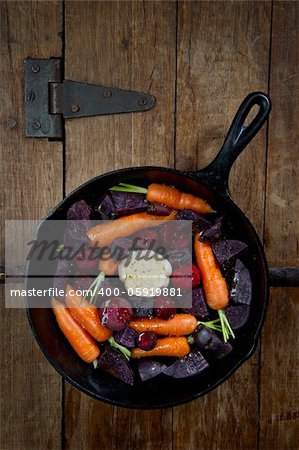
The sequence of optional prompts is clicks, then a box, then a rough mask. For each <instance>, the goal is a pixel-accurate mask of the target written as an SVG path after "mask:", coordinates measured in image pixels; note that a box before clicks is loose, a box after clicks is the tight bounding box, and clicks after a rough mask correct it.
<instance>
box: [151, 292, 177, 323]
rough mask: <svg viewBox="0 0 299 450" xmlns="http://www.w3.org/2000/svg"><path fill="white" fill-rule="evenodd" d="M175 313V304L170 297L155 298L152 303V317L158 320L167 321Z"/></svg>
mask: <svg viewBox="0 0 299 450" xmlns="http://www.w3.org/2000/svg"><path fill="white" fill-rule="evenodd" d="M175 313H176V304H175V302H174V300H172V299H171V298H170V297H164V296H161V297H157V298H156V299H155V302H154V315H155V316H156V317H158V318H159V319H163V320H168V319H170V318H171V317H172V316H174V315H175Z"/></svg>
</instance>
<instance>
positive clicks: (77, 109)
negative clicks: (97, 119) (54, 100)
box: [71, 105, 80, 113]
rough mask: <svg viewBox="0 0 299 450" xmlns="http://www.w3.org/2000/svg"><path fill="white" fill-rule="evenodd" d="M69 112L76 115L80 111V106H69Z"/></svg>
mask: <svg viewBox="0 0 299 450" xmlns="http://www.w3.org/2000/svg"><path fill="white" fill-rule="evenodd" d="M71 111H72V113H77V112H78V111H80V106H79V105H72V106H71Z"/></svg>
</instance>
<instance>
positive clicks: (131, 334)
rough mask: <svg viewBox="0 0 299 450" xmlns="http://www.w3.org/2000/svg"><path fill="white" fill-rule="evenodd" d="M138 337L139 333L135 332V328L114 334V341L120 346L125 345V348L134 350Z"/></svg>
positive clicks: (128, 328)
mask: <svg viewBox="0 0 299 450" xmlns="http://www.w3.org/2000/svg"><path fill="white" fill-rule="evenodd" d="M138 335H139V333H137V331H135V330H133V328H130V327H127V328H125V329H124V330H123V331H117V332H116V333H114V339H115V341H116V342H117V343H118V344H120V345H123V346H124V347H127V348H134V347H136V342H137V339H138Z"/></svg>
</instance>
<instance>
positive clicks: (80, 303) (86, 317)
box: [65, 286, 112, 342]
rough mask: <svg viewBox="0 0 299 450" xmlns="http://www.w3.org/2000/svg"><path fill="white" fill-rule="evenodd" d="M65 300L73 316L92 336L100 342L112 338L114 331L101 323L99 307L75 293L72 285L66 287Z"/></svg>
mask: <svg viewBox="0 0 299 450" xmlns="http://www.w3.org/2000/svg"><path fill="white" fill-rule="evenodd" d="M72 291H73V292H72ZM71 294H73V295H71ZM65 301H66V305H67V307H68V308H69V310H70V312H71V314H72V316H73V317H75V319H77V320H78V321H79V322H80V324H81V325H82V326H83V327H84V328H85V329H86V330H87V331H88V333H89V334H90V335H91V336H92V337H94V338H95V339H96V340H97V341H99V342H104V341H106V340H107V339H108V338H110V336H111V335H112V331H110V330H108V328H106V327H105V326H104V325H102V324H101V321H100V314H99V310H98V308H96V307H95V306H93V305H91V304H90V303H89V302H88V301H87V300H86V299H85V298H84V297H81V296H79V295H75V291H74V289H72V287H71V286H67V288H66V296H65Z"/></svg>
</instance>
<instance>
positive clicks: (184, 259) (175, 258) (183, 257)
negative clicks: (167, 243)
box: [167, 248, 192, 270]
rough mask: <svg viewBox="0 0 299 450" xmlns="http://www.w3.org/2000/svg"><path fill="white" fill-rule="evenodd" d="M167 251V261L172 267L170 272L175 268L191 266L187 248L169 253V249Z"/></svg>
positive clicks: (190, 257) (190, 256)
mask: <svg viewBox="0 0 299 450" xmlns="http://www.w3.org/2000/svg"><path fill="white" fill-rule="evenodd" d="M167 250H168V252H167V253H168V254H167V256H168V258H167V259H168V261H169V262H170V264H171V266H172V270H174V269H176V268H177V267H182V266H186V265H189V264H190V265H191V264H192V255H191V253H190V250H189V249H188V248H180V249H176V250H171V251H170V250H169V249H167Z"/></svg>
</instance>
